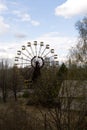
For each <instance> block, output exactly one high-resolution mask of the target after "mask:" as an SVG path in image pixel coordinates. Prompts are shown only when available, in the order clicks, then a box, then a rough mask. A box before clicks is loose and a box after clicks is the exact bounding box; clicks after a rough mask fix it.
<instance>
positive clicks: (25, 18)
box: [13, 10, 31, 21]
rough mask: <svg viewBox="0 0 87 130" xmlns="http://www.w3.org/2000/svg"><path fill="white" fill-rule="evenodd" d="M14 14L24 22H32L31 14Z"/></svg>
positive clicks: (18, 12) (15, 12)
mask: <svg viewBox="0 0 87 130" xmlns="http://www.w3.org/2000/svg"><path fill="white" fill-rule="evenodd" d="M13 13H14V14H16V15H17V17H19V18H20V19H21V20H22V21H30V20H31V17H30V15H29V14H27V13H22V12H20V11H16V10H15V11H13Z"/></svg>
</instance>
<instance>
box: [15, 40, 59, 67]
mask: <svg viewBox="0 0 87 130" xmlns="http://www.w3.org/2000/svg"><path fill="white" fill-rule="evenodd" d="M46 58H48V59H49V60H53V61H55V62H56V65H58V61H57V54H54V49H50V45H49V44H46V45H45V46H44V42H40V43H37V41H34V43H31V42H27V45H22V48H21V50H18V51H17V56H16V57H15V65H16V66H20V67H22V66H24V67H26V66H28V67H29V66H30V67H31V66H32V67H33V68H34V67H35V63H36V62H37V61H38V62H39V65H40V68H42V67H43V66H44V64H45V62H46Z"/></svg>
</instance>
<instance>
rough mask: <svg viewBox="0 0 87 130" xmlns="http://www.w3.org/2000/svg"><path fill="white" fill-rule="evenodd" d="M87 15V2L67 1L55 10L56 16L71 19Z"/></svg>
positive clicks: (84, 0)
mask: <svg viewBox="0 0 87 130" xmlns="http://www.w3.org/2000/svg"><path fill="white" fill-rule="evenodd" d="M81 14H82V15H86V14H87V0H67V1H66V2H64V3H63V4H62V5H60V6H58V7H57V8H56V9H55V15H59V16H63V17H65V18H70V17H72V16H75V15H81Z"/></svg>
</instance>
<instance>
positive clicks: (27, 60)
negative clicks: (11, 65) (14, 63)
mask: <svg viewBox="0 0 87 130" xmlns="http://www.w3.org/2000/svg"><path fill="white" fill-rule="evenodd" d="M18 59H20V60H24V61H29V62H30V60H27V59H24V58H19V57H18Z"/></svg>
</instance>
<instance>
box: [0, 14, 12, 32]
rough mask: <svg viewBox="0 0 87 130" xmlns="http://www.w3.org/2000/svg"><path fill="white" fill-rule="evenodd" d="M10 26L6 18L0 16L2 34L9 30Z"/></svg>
mask: <svg viewBox="0 0 87 130" xmlns="http://www.w3.org/2000/svg"><path fill="white" fill-rule="evenodd" d="M9 28H10V26H9V25H8V24H7V23H5V22H4V18H3V17H2V16H0V34H3V33H5V32H7V31H8V30H9Z"/></svg>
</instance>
